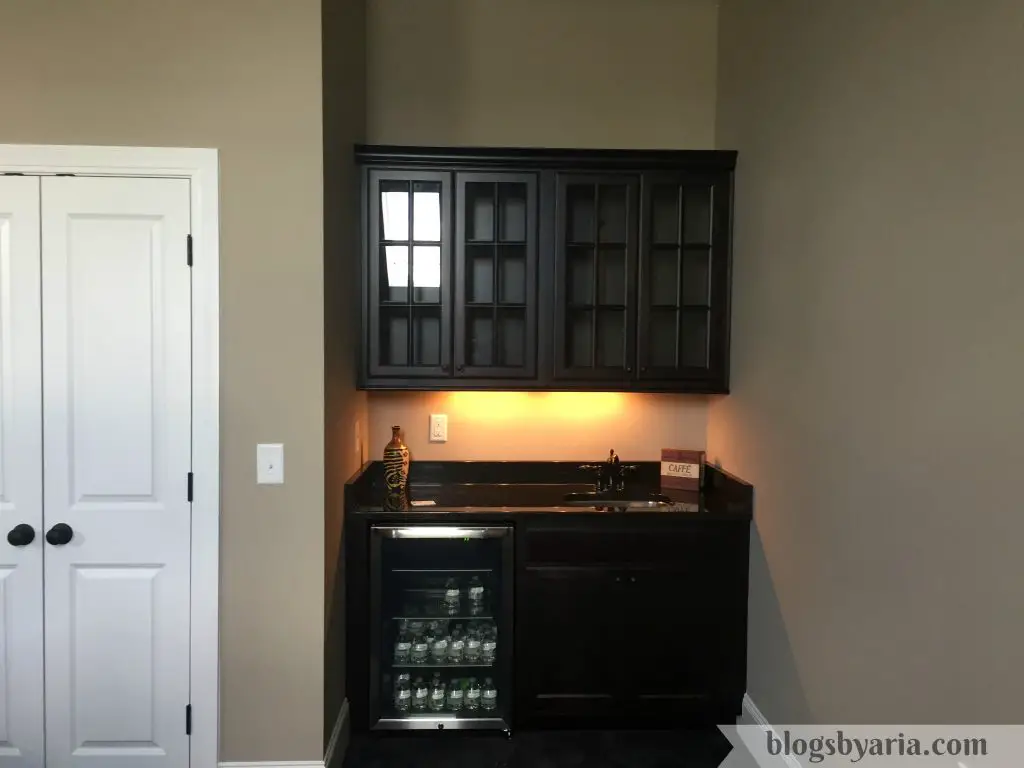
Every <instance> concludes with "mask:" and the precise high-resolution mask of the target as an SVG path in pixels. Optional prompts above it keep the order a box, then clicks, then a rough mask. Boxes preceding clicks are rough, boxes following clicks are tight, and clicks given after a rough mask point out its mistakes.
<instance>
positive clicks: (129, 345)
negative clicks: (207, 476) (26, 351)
mask: <svg viewBox="0 0 1024 768" xmlns="http://www.w3.org/2000/svg"><path fill="white" fill-rule="evenodd" d="M42 201H43V205H42V211H43V216H42V232H43V251H42V273H43V300H42V303H43V313H42V315H43V381H44V390H43V391H44V402H45V419H44V461H45V466H46V476H45V480H44V488H45V498H46V506H45V524H46V526H47V528H49V529H51V530H54V529H55V527H58V526H60V525H66V526H70V530H68V529H65V532H66V533H69V534H70V541H67V542H66V543H61V540H55V543H50V544H48V545H47V547H46V560H45V584H46V609H45V614H46V639H45V654H46V659H45V661H46V699H47V707H46V746H47V765H48V766H50V767H51V768H86V767H87V766H88V768H99V767H100V766H103V767H104V768H121V767H123V768H128V767H129V766H130V768H144V767H145V768H149V767H150V766H152V768H164V767H166V768H171V766H174V767H175V768H178V767H179V766H184V765H187V764H188V759H189V758H188V753H189V752H188V736H187V735H186V734H185V728H184V721H185V707H186V705H187V704H188V702H189V559H190V558H189V553H190V535H191V530H190V529H191V519H190V518H191V504H190V502H189V500H188V496H187V488H188V483H187V479H188V473H189V471H190V469H191V445H190V443H191V394H190V393H191V372H190V365H191V363H190V359H191V333H190V327H191V326H190V323H191V299H190V295H191V291H190V288H191V275H190V272H191V270H190V269H189V267H188V265H187V262H186V237H187V235H188V232H189V205H190V202H189V201H190V198H189V182H188V181H187V180H184V179H113V178H47V179H44V180H43V186H42Z"/></svg>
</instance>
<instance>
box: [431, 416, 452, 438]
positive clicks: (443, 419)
mask: <svg viewBox="0 0 1024 768" xmlns="http://www.w3.org/2000/svg"><path fill="white" fill-rule="evenodd" d="M430 442H432V443H447V442H448V414H446V413H432V414H430Z"/></svg>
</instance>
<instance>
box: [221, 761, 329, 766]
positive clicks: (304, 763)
mask: <svg viewBox="0 0 1024 768" xmlns="http://www.w3.org/2000/svg"><path fill="white" fill-rule="evenodd" d="M217 768H324V761H323V760H290V761H286V762H283V763H280V762H277V763H275V762H273V761H270V762H267V763H217Z"/></svg>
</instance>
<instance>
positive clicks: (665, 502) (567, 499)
mask: <svg viewBox="0 0 1024 768" xmlns="http://www.w3.org/2000/svg"><path fill="white" fill-rule="evenodd" d="M562 501H563V504H565V506H567V507H614V508H616V509H657V508H659V507H666V506H671V505H672V504H673V503H674V502H673V501H672V499H670V498H669V497H668V496H664V495H662V494H660V493H649V494H628V493H615V492H612V493H608V492H604V493H567V494H565V496H564V497H563V499H562Z"/></svg>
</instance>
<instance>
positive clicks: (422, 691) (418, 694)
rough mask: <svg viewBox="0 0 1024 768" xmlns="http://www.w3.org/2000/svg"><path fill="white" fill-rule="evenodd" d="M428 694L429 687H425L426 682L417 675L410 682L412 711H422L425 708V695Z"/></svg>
mask: <svg viewBox="0 0 1024 768" xmlns="http://www.w3.org/2000/svg"><path fill="white" fill-rule="evenodd" d="M429 695H430V689H429V688H427V684H426V683H425V682H423V678H422V677H417V678H416V681H415V682H414V683H413V684H412V709H413V711H414V712H422V711H423V710H425V709H426V708H427V697H428V696H429Z"/></svg>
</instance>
